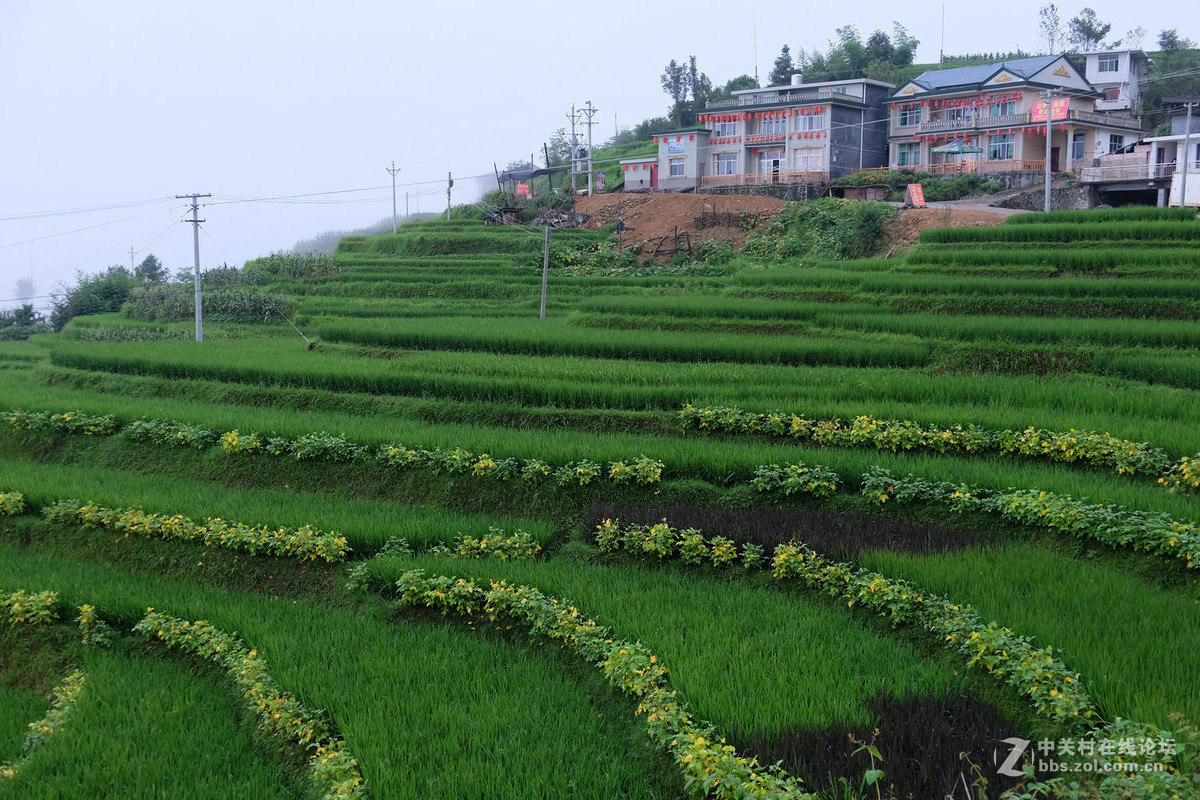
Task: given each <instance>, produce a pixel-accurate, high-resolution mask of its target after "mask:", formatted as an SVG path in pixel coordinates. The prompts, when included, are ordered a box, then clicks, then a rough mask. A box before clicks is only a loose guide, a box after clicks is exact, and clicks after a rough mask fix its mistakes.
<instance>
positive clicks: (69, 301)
mask: <svg viewBox="0 0 1200 800" xmlns="http://www.w3.org/2000/svg"><path fill="white" fill-rule="evenodd" d="M75 277H76V279H77V280H78V281H79V283H78V284H76V285H75V286H73V287H69V288H63V289H62V290H61V291H59V292H52V293H51V294H50V297H51V298H52V300H53V302H54V308H53V309H52V310H51V311H50V325H51V327H53V328H54V330H56V331H61V330H62V329H63V328H64V327H66V324H67V323H68V322H70V321H71V320H73V319H74V318H75V317H81V316H83V315H85V314H104V313H107V312H112V311H120V310H121V304H122V303H124V302H125V301H126V300H128V299H129V295H130V292H132V291H133V287H135V286H137V285H138V283H140V281H138V279H137V278H136V277H134V276H133V273H131V272H130V271H129V270H127V269H125V267H120V266H112V267H109V268H108V269H107V270H106V271H105V272H102V273H100V274H99V275H84V274H83V273H76V276H75Z"/></svg>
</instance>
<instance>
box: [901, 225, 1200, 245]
mask: <svg viewBox="0 0 1200 800" xmlns="http://www.w3.org/2000/svg"><path fill="white" fill-rule="evenodd" d="M1197 239H1200V224H1195V223H1183V222H1137V221H1120V222H1079V223H1075V222H1051V223H1046V224H1044V225H1020V224H1017V225H997V226H994V227H991V228H986V227H985V228H930V229H928V230H924V231H921V242H922V243H927V242H928V243H949V242H1022V243H1040V242H1076V241H1096V242H1102V241H1189V242H1190V241H1195V240H1197Z"/></svg>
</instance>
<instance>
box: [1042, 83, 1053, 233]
mask: <svg viewBox="0 0 1200 800" xmlns="http://www.w3.org/2000/svg"><path fill="white" fill-rule="evenodd" d="M1043 96H1044V97H1045V98H1046V197H1045V209H1044V210H1045V212H1046V213H1047V214H1049V213H1050V130H1051V127H1050V117H1051V116H1053V115H1052V114H1051V113H1050V109H1051V107H1052V106H1053V105H1054V90H1053V89H1047V90H1046V91H1045V92H1043Z"/></svg>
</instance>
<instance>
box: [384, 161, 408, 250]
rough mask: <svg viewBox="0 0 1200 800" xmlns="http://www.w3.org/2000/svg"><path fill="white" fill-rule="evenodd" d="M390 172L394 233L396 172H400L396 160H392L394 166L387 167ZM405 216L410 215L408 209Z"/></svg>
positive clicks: (393, 227)
mask: <svg viewBox="0 0 1200 800" xmlns="http://www.w3.org/2000/svg"><path fill="white" fill-rule="evenodd" d="M387 171H388V173H389V174H390V175H391V176H392V233H395V232H396V174H397V173H399V172H400V168H399V167H397V166H396V162H395V161H393V162H392V166H390V167H387ZM405 216H408V209H405Z"/></svg>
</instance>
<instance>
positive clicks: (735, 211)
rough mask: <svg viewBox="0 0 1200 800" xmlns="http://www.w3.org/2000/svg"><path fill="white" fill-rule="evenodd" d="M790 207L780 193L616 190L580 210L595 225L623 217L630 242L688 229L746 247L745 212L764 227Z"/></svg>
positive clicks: (694, 235) (580, 204) (694, 237)
mask: <svg viewBox="0 0 1200 800" xmlns="http://www.w3.org/2000/svg"><path fill="white" fill-rule="evenodd" d="M785 205H787V204H786V203H784V201H782V200H777V199H775V198H774V197H759V196H756V195H742V194H723V195H717V194H624V193H613V194H600V195H596V196H595V197H581V198H579V200H577V201H576V203H575V211H576V212H578V213H580V214H586V215H587V216H588V217H589V218H590V220H589V221H590V222H591V223H592V224H593V225H594V226H595V227H599V226H600V225H603V224H605V223H608V222H615V221H616V219H617V216H618V215H619V216H621V217H622V218H623V219H624V220H625V242H626V243H627V244H631V243H634V242H642V241H647V240H653V239H658V238H660V237H663V236H670V237H674V236H676V235H678V234H684V233H686V234H687V235H688V237H689V238H690V239H691V241H692V242H693V243H695V242H698V241H702V240H704V239H717V240H718V241H720V240H724V239H732V240H733V243H734V245H735V246H737V247H741V246H742V245H743V244H745V242H746V232H745V231H743V230H742V227H741V213H742V212H743V211H745V212H747V213H750V214H754V215H756V216H757V218H758V223H759V224H760V225H764V224H767V223H769V222H770V221H771V220H773V219H775V216H776V215H777V214H778V213H779V212H780V211H782V210H783V208H784V206H785ZM700 220H703V221H700Z"/></svg>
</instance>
